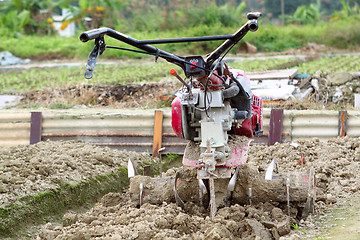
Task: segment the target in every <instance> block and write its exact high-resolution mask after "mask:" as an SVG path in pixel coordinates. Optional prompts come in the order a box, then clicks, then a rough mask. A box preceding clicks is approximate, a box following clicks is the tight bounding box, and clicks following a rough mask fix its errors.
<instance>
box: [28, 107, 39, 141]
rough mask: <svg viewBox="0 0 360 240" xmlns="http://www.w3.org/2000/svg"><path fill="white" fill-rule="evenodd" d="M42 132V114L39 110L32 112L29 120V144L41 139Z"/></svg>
mask: <svg viewBox="0 0 360 240" xmlns="http://www.w3.org/2000/svg"><path fill="white" fill-rule="evenodd" d="M41 132H42V114H41V112H32V113H31V121H30V144H35V143H38V142H40V141H41Z"/></svg>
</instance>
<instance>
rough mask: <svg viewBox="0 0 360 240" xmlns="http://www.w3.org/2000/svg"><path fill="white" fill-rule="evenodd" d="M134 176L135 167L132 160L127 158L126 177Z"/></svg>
mask: <svg viewBox="0 0 360 240" xmlns="http://www.w3.org/2000/svg"><path fill="white" fill-rule="evenodd" d="M134 176H135V167H134V164H133V162H132V161H131V159H130V158H129V161H128V178H131V177H134Z"/></svg>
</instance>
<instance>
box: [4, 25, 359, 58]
mask: <svg viewBox="0 0 360 240" xmlns="http://www.w3.org/2000/svg"><path fill="white" fill-rule="evenodd" d="M239 26H240V24H238V25H237V26H234V27H221V26H217V25H216V26H197V27H196V26H195V27H192V28H188V29H185V30H183V31H176V30H172V31H160V32H130V33H127V34H128V35H130V36H132V37H133V38H136V39H140V40H146V39H159V38H173V37H189V36H205V35H222V34H229V33H233V32H235V31H236V29H237V28H238V27H239ZM119 30H121V29H119ZM0 31H1V30H0ZM358 39H360V21H354V22H353V23H352V24H349V22H348V21H345V20H344V21H340V20H339V21H334V22H328V23H321V24H318V25H315V26H314V25H298V26H293V25H291V26H276V25H272V24H262V23H261V22H260V27H259V30H258V31H257V32H255V33H252V32H251V33H249V34H248V35H247V36H246V37H245V38H244V41H248V42H250V43H252V44H253V45H255V46H256V47H257V48H258V50H259V51H263V52H277V51H284V50H287V49H290V48H301V47H303V46H306V45H307V44H308V43H309V42H314V43H318V44H325V45H327V46H330V47H335V48H342V49H354V48H359V44H360V42H359V41H358ZM105 41H106V44H107V45H112V46H122V47H125V46H127V45H125V44H122V43H120V42H118V41H116V40H113V39H111V38H109V37H106V38H105ZM220 43H221V42H219V41H211V42H203V43H178V44H166V45H159V47H160V48H161V49H163V50H165V51H168V52H174V53H177V54H179V55H190V54H206V53H208V52H210V51H212V50H214V49H215V48H216V47H218V46H219V45H220ZM93 46H94V45H93V43H90V42H88V43H82V42H80V40H79V39H78V36H74V37H69V38H62V37H56V36H35V35H34V36H23V37H20V38H7V37H5V35H3V34H1V37H0V50H7V51H10V52H12V53H13V54H14V55H16V56H18V57H22V58H32V59H51V58H81V59H85V58H87V56H88V54H89V52H90V51H91V49H92V48H93ZM236 51H237V49H236V47H235V48H234V49H233V50H232V53H236ZM144 56H145V55H142V54H138V53H133V52H126V51H119V50H114V49H107V50H106V51H105V52H104V54H103V55H102V56H100V58H142V57H144Z"/></svg>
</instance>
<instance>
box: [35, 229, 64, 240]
mask: <svg viewBox="0 0 360 240" xmlns="http://www.w3.org/2000/svg"><path fill="white" fill-rule="evenodd" d="M60 233H61V232H57V231H54V230H49V229H43V230H42V231H41V233H40V234H39V237H40V239H41V240H53V239H55V238H56V237H57V236H59V235H60Z"/></svg>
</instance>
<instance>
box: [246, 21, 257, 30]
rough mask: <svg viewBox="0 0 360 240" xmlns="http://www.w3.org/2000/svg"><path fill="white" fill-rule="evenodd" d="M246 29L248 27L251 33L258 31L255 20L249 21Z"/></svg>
mask: <svg viewBox="0 0 360 240" xmlns="http://www.w3.org/2000/svg"><path fill="white" fill-rule="evenodd" d="M248 27H249V30H250V31H252V32H255V31H256V30H258V28H259V26H258V21H257V19H252V20H249V22H248Z"/></svg>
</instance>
